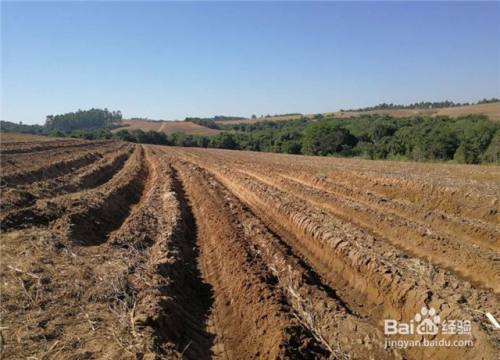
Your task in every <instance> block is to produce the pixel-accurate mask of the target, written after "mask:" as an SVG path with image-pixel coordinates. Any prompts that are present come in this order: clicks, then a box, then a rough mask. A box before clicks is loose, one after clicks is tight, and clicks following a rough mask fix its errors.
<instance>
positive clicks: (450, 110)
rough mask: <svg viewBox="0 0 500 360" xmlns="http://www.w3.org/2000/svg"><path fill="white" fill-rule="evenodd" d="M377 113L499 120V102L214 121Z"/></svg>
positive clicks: (246, 120) (283, 119) (267, 119)
mask: <svg viewBox="0 0 500 360" xmlns="http://www.w3.org/2000/svg"><path fill="white" fill-rule="evenodd" d="M369 114H379V115H389V116H393V117H408V116H414V115H419V114H427V115H434V116H435V115H447V116H450V117H459V116H463V115H468V114H484V115H487V116H488V117H489V118H490V120H492V121H500V102H492V103H486V104H475V105H465V106H453V107H443V108H438V109H379V110H366V111H336V112H328V113H321V114H307V115H300V114H293V115H279V116H270V117H262V118H255V119H240V120H226V121H224V122H219V121H216V123H217V124H221V125H222V124H254V123H257V122H261V121H286V120H296V119H299V118H301V117H307V118H311V119H313V118H314V117H317V116H318V115H321V116H332V115H333V116H335V117H339V118H348V117H353V116H360V115H369Z"/></svg>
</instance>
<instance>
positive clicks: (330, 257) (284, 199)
mask: <svg viewBox="0 0 500 360" xmlns="http://www.w3.org/2000/svg"><path fill="white" fill-rule="evenodd" d="M216 174H217V175H218V178H219V179H221V181H222V182H223V183H224V184H225V185H226V186H227V187H229V189H231V191H232V192H233V193H235V194H238V196H239V197H240V198H241V199H242V200H244V201H245V202H246V203H247V204H249V205H250V206H251V207H253V208H255V209H256V211H258V212H259V213H261V214H266V215H268V216H271V219H272V223H275V224H288V225H289V226H291V227H293V228H296V229H297V233H298V234H301V235H299V238H300V239H301V246H300V247H299V248H298V249H300V250H302V249H301V248H306V249H311V251H310V253H312V254H314V256H313V257H311V256H309V261H308V262H309V264H311V265H313V266H314V268H315V269H317V268H318V267H319V268H320V273H322V274H324V275H326V276H327V277H328V278H330V279H332V280H333V281H332V282H333V284H335V285H334V287H335V288H337V287H341V288H343V291H344V294H347V295H348V296H349V297H348V298H351V299H356V300H357V301H354V303H360V302H362V303H363V304H364V305H363V308H362V309H363V311H365V312H367V313H369V314H370V316H371V317H372V318H374V319H378V320H379V321H381V320H382V319H384V318H396V319H401V318H408V317H411V316H413V314H414V313H415V312H416V311H418V309H419V308H420V307H421V306H422V304H427V305H432V306H434V307H435V308H438V309H440V311H441V314H442V316H443V317H444V318H446V317H450V316H452V317H454V316H458V317H463V318H470V317H471V316H472V315H471V314H470V313H469V314H467V313H466V312H464V308H463V307H461V306H460V305H459V304H458V303H457V301H456V300H453V299H451V298H448V299H446V298H442V297H441V296H440V295H439V294H436V293H435V292H434V291H435V289H433V286H431V285H430V284H432V278H429V279H428V280H426V281H422V275H423V273H422V271H427V270H426V269H427V267H428V265H426V264H425V263H423V262H420V261H415V262H414V264H415V266H416V267H417V268H416V270H417V271H418V272H416V273H413V272H412V271H409V269H408V268H407V264H406V263H407V260H405V259H406V257H405V255H404V254H401V253H400V252H399V251H397V249H394V248H392V249H390V248H387V246H385V245H384V244H383V243H382V244H381V243H380V242H379V241H377V239H376V238H373V237H372V236H370V235H369V234H367V233H366V232H363V231H362V230H361V231H360V230H359V229H356V228H355V227H353V226H352V225H350V224H348V223H343V222H341V221H339V220H334V219H333V218H327V217H325V215H324V214H322V213H321V212H319V211H317V210H315V209H313V208H309V207H308V206H306V205H304V204H303V202H301V201H300V200H299V201H297V200H293V198H291V197H290V195H288V194H284V193H282V192H280V191H278V190H277V189H270V188H269V187H266V186H262V184H259V183H256V182H254V181H252V180H251V178H248V177H245V176H243V177H242V176H239V175H237V174H236V173H234V172H231V171H229V170H228V169H227V168H226V169H223V170H218V171H217V170H216ZM304 214H307V216H306V215H304ZM306 239H307V241H306ZM321 267H323V269H324V270H321ZM433 271H434V270H433ZM492 300H493V302H495V300H494V298H493V299H492ZM370 304H371V305H370ZM493 311H494V310H493ZM474 326H475V330H476V334H477V338H476V340H477V341H479V340H480V341H481V343H482V347H483V350H484V351H486V349H490V350H487V351H490V352H491V351H494V350H493V348H494V345H492V343H491V342H490V341H492V340H488V337H489V336H491V334H488V333H486V334H484V333H482V331H483V330H482V329H481V328H480V327H479V324H474ZM493 343H494V341H493ZM430 351H431V352H432V350H430ZM470 354H471V355H470V356H473V355H472V354H474V352H473V351H472V353H470Z"/></svg>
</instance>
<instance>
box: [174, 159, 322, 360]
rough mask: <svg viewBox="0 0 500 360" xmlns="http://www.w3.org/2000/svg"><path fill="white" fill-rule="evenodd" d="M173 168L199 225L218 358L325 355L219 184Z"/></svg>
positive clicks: (180, 166) (184, 167)
mask: <svg viewBox="0 0 500 360" xmlns="http://www.w3.org/2000/svg"><path fill="white" fill-rule="evenodd" d="M175 166H176V168H177V169H178V171H179V174H180V176H181V181H182V182H183V184H184V186H185V188H186V193H187V197H188V199H189V201H190V203H191V204H192V209H193V214H194V217H195V220H196V223H197V228H198V241H199V244H200V248H201V257H202V264H203V265H204V268H203V271H202V272H203V275H204V276H205V278H206V279H207V281H208V282H209V283H210V284H211V285H212V286H213V288H214V292H215V293H214V312H215V313H216V319H213V322H214V324H215V327H216V328H217V336H216V339H215V346H214V350H215V351H217V350H218V349H220V350H219V352H218V353H216V355H218V356H220V357H226V356H227V357H228V358H231V359H233V358H238V357H240V358H276V357H287V358H303V357H306V356H308V357H311V356H320V357H326V356H328V352H329V351H328V349H326V348H325V347H324V346H323V344H322V343H321V342H320V341H318V340H317V339H316V338H315V337H314V335H313V334H312V333H311V331H310V329H308V328H307V326H305V325H303V324H302V323H301V322H300V321H298V320H297V318H296V317H294V315H293V309H292V308H291V307H290V305H289V304H288V303H287V301H286V295H285V294H284V293H283V292H282V291H281V289H279V287H277V286H276V284H275V279H274V278H275V277H274V275H273V274H272V273H270V272H269V270H268V268H267V266H266V264H265V262H264V260H263V259H262V257H261V256H259V255H258V254H256V253H255V252H253V251H251V250H250V249H249V246H250V244H249V243H248V242H249V240H248V239H247V238H246V236H245V234H244V232H243V231H242V228H241V226H242V225H241V224H240V223H238V222H237V219H234V216H232V215H231V212H230V205H229V204H228V203H227V201H226V199H225V198H224V193H223V191H222V190H221V187H220V185H219V184H218V183H217V182H216V181H215V180H213V179H207V178H206V177H204V176H203V174H200V173H197V172H196V170H195V169H194V168H193V167H192V166H189V165H184V164H176V165H175ZM257 324H258V327H257V326H256V325H257ZM219 344H222V346H217V345H219ZM313 354H316V355H313Z"/></svg>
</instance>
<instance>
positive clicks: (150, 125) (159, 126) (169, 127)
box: [113, 120, 220, 135]
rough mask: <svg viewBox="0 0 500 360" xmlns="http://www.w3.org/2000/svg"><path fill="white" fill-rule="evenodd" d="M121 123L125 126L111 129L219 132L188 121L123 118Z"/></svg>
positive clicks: (210, 133)
mask: <svg viewBox="0 0 500 360" xmlns="http://www.w3.org/2000/svg"><path fill="white" fill-rule="evenodd" d="M123 124H124V125H126V127H122V128H117V129H115V130H113V131H114V132H116V131H120V130H135V129H141V130H144V131H149V130H154V131H161V132H164V133H166V134H173V133H175V132H184V133H186V134H192V135H216V134H218V133H219V132H220V131H219V130H216V129H210V128H208V127H205V126H201V125H198V124H195V123H192V122H189V121H150V120H124V121H123Z"/></svg>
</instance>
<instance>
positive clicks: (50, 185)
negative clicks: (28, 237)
mask: <svg viewBox="0 0 500 360" xmlns="http://www.w3.org/2000/svg"><path fill="white" fill-rule="evenodd" d="M132 151H133V147H131V146H129V145H123V146H120V148H118V149H116V150H114V151H113V152H112V153H110V154H108V153H104V154H103V157H102V158H100V159H99V160H97V161H95V162H93V163H91V164H89V165H88V166H83V167H82V168H79V169H76V170H75V171H72V172H71V173H69V174H65V175H62V176H60V177H57V178H54V179H49V180H45V179H44V180H42V181H39V182H34V183H31V184H29V185H18V186H16V187H15V188H9V189H5V190H4V191H3V199H2V203H1V205H0V206H1V209H2V210H7V211H8V210H10V209H13V208H15V211H18V210H20V209H23V208H26V207H28V206H32V205H33V204H35V202H36V201H37V200H41V199H46V198H49V197H55V196H60V195H63V194H67V193H71V192H77V191H82V190H85V189H90V188H93V187H97V186H100V185H102V184H104V183H105V182H107V181H109V180H110V179H111V178H112V177H113V175H114V174H115V173H117V172H118V171H120V169H121V168H122V167H123V166H124V164H125V162H126V161H127V159H128V158H129V156H130V154H131V153H132ZM7 213H8V212H6V213H5V215H6V214H7Z"/></svg>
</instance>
